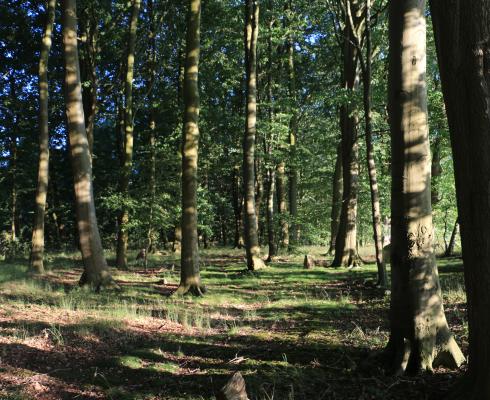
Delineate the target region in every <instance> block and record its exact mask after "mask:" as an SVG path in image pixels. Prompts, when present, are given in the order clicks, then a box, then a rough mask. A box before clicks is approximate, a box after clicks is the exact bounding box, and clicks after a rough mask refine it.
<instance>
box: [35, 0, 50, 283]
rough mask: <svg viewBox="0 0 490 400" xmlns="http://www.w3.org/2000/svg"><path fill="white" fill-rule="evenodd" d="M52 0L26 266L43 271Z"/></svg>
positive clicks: (42, 73) (45, 42) (44, 42)
mask: <svg viewBox="0 0 490 400" xmlns="http://www.w3.org/2000/svg"><path fill="white" fill-rule="evenodd" d="M55 7H56V0H49V1H48V9H47V22H46V28H45V30H44V35H43V40H42V43H41V56H40V59H39V166H38V175H37V188H36V208H35V210H34V226H33V228H32V246H31V257H30V263H29V264H30V265H29V269H30V271H31V272H34V273H37V274H42V273H44V263H43V258H44V216H45V214H46V211H45V210H46V197H47V194H48V180H49V127H48V121H49V109H48V96H49V92H48V60H49V51H50V49H51V43H52V42H51V36H52V33H53V25H54V18H55Z"/></svg>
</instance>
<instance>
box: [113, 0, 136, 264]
mask: <svg viewBox="0 0 490 400" xmlns="http://www.w3.org/2000/svg"><path fill="white" fill-rule="evenodd" d="M140 6H141V0H133V1H132V8H131V20H130V25H129V35H128V53H127V66H126V81H125V87H124V97H125V105H124V152H123V159H124V161H123V166H122V173H121V181H120V192H121V195H122V196H123V197H124V199H125V200H126V199H128V198H129V182H130V180H131V172H132V168H133V133H134V132H133V128H134V124H133V75H134V57H135V46H136V30H137V27H138V16H139V11H140ZM125 200H123V204H122V210H121V214H120V216H119V233H118V236H117V254H116V263H117V267H118V268H122V269H126V268H127V267H128V260H127V251H128V240H129V233H128V224H129V209H128V206H127V204H125Z"/></svg>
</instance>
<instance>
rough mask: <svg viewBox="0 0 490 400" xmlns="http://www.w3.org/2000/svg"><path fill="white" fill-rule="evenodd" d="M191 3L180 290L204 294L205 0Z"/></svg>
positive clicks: (186, 75)
mask: <svg viewBox="0 0 490 400" xmlns="http://www.w3.org/2000/svg"><path fill="white" fill-rule="evenodd" d="M188 4H189V10H188V14H187V35H186V57H185V72H184V131H183V140H182V253H181V271H180V285H179V288H178V289H177V293H178V294H186V293H191V294H193V295H202V294H203V288H202V285H201V277H200V273H199V243H198V234H197V157H198V147H199V126H198V122H199V85H198V78H199V53H200V24H201V0H189V2H188Z"/></svg>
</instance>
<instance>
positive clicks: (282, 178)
mask: <svg viewBox="0 0 490 400" xmlns="http://www.w3.org/2000/svg"><path fill="white" fill-rule="evenodd" d="M276 191H277V208H278V211H279V217H280V224H281V241H280V247H281V248H282V249H286V250H287V249H288V248H289V223H288V206H287V191H286V166H285V163H284V162H280V163H279V164H277V168H276Z"/></svg>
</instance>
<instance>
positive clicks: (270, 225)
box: [267, 168, 277, 262]
mask: <svg viewBox="0 0 490 400" xmlns="http://www.w3.org/2000/svg"><path fill="white" fill-rule="evenodd" d="M274 186H275V174H274V170H273V169H272V168H270V169H269V170H268V173H267V241H268V245H269V255H268V257H267V261H268V262H270V261H272V258H273V257H274V256H276V255H277V248H276V242H275V234H274V189H275V187H274Z"/></svg>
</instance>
